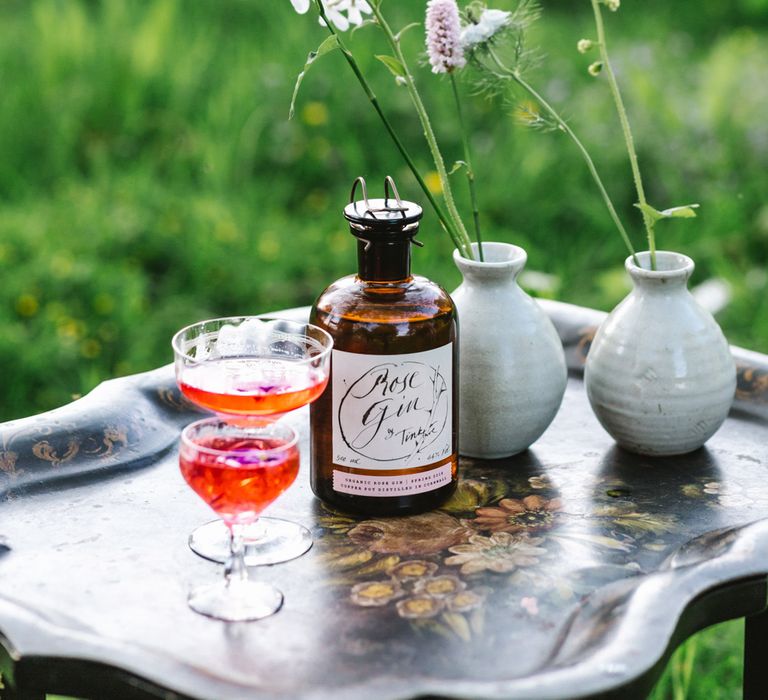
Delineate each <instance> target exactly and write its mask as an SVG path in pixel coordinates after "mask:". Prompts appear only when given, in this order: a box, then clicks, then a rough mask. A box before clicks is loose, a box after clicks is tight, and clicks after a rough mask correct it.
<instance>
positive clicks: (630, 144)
mask: <svg viewBox="0 0 768 700" xmlns="http://www.w3.org/2000/svg"><path fill="white" fill-rule="evenodd" d="M591 2H592V11H593V12H594V15H595V28H596V29H597V42H598V46H599V47H600V58H601V60H602V62H603V68H604V69H605V73H606V75H607V76H608V85H609V86H610V88H611V94H612V95H613V101H614V103H615V104H616V111H617V112H618V115H619V121H620V122H621V130H622V132H623V133H624V141H625V143H626V145H627V155H628V156H629V163H630V165H631V166H632V177H633V179H634V181H635V189H636V190H637V199H638V202H639V204H640V211H641V212H642V215H643V224H644V225H645V232H646V235H647V237H648V250H649V251H650V253H651V269H652V270H655V269H656V239H655V236H654V232H653V226H654V223H655V222H654V221H653V220H652V219H651V217H650V216H649V215H648V214H647V213H646V207H647V206H648V202H647V201H646V199H645V190H644V188H643V179H642V177H641V175H640V166H639V165H638V162H637V152H636V151H635V141H634V139H633V138H632V130H631V128H630V126H629V118H628V117H627V110H626V109H625V107H624V100H623V99H622V97H621V92H620V90H619V84H618V82H617V81H616V74H615V73H614V72H613V67H612V66H611V61H610V59H609V58H608V47H607V45H606V43H605V27H604V25H603V15H602V12H601V10H600V0H591Z"/></svg>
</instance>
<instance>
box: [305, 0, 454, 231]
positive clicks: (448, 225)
mask: <svg viewBox="0 0 768 700" xmlns="http://www.w3.org/2000/svg"><path fill="white" fill-rule="evenodd" d="M316 4H317V8H318V12H319V14H320V17H322V19H323V21H324V22H325V26H326V27H327V28H328V31H329V32H330V33H331V34H333V35H334V36H335V37H336V40H337V41H338V42H339V48H340V49H341V53H342V54H343V55H344V58H345V59H346V60H347V63H348V64H349V67H350V68H351V69H352V72H353V73H354V74H355V77H356V78H357V80H358V82H359V83H360V85H361V87H362V88H363V90H364V92H365V95H366V97H367V98H368V101H369V102H370V103H371V105H373V108H374V110H375V111H376V114H378V115H379V118H380V119H381V121H382V123H383V124H384V128H385V129H386V130H387V133H388V134H389V136H390V138H391V139H392V141H393V142H394V144H395V146H396V147H397V150H398V151H400V155H401V156H402V157H403V160H404V161H405V162H406V164H407V165H408V167H409V168H410V170H411V172H412V173H413V176H414V177H415V178H416V182H418V183H419V187H421V189H422V191H423V192H424V194H425V196H426V197H427V200H428V201H429V203H430V204H431V205H432V208H433V209H434V210H435V214H437V218H438V219H439V220H440V224H441V225H442V227H443V228H444V229H445V230H446V231H447V232H448V235H450V236H451V238H452V239H453V240H454V241H455V240H456V233H455V229H454V227H453V223H452V222H451V220H450V219H449V218H448V216H447V215H446V214H445V212H444V211H443V208H442V207H441V206H440V204H439V203H438V201H437V200H436V199H435V197H434V195H433V194H432V192H431V191H430V189H429V187H427V183H426V182H425V181H424V178H423V177H422V176H421V173H420V172H419V169H418V168H417V167H416V163H414V161H413V158H411V156H410V154H409V153H408V151H407V150H406V148H405V145H404V144H403V142H402V141H401V139H400V137H399V136H398V135H397V132H396V131H395V129H394V127H393V126H392V124H391V123H390V121H389V119H387V116H386V115H385V114H384V111H383V110H382V108H381V105H380V104H379V100H378V98H377V97H376V95H375V94H374V92H373V90H372V88H371V86H370V84H369V83H368V81H367V80H366V78H365V76H364V75H363V72H362V71H361V70H360V66H359V65H358V64H357V61H356V60H355V57H354V55H353V54H352V52H351V51H350V50H349V49H348V48H347V47H346V45H345V44H344V42H343V41H342V40H341V36H339V34H338V32H337V31H336V30H335V29H334V28H333V24H332V23H331V21H330V20H329V19H328V17H327V16H326V14H325V9H324V8H323V4H322V3H321V2H317V3H316Z"/></svg>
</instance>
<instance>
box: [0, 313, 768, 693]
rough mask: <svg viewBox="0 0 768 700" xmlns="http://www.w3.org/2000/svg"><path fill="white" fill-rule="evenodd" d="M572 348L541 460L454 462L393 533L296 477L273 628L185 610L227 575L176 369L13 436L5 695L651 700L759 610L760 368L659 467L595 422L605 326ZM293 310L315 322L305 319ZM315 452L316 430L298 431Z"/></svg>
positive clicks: (3, 535) (767, 452)
mask: <svg viewBox="0 0 768 700" xmlns="http://www.w3.org/2000/svg"><path fill="white" fill-rule="evenodd" d="M545 307H546V309H547V311H548V312H549V313H550V314H551V316H552V317H553V319H554V320H555V322H556V325H557V327H558V330H559V331H560V334H561V337H562V338H563V340H564V343H565V345H566V347H567V349H568V357H569V364H570V366H571V369H572V376H571V378H570V380H569V386H568V391H567V393H566V397H565V400H564V403H563V407H562V409H561V411H560V413H559V415H558V417H557V418H556V419H555V422H554V423H553V424H552V426H551V427H550V429H549V430H548V431H547V432H546V433H545V435H544V436H543V437H542V438H541V440H539V441H538V442H537V443H536V444H535V445H534V446H533V448H532V449H530V450H529V451H527V452H525V453H523V454H522V455H519V456H517V457H514V458H510V459H506V460H499V461H494V462H480V461H476V460H463V462H462V481H461V484H460V486H459V489H458V491H457V493H456V495H455V497H454V498H453V499H452V500H451V501H450V502H449V503H448V504H446V506H445V507H443V508H441V509H440V510H438V511H434V512H431V513H426V514H423V515H416V516H411V517H407V518H400V519H383V518H376V519H365V518H352V517H348V516H346V515H344V514H342V513H337V512H334V511H332V510H329V509H328V508H326V507H324V506H323V505H322V504H321V503H319V502H318V501H317V500H316V499H314V497H313V496H312V493H311V491H310V489H309V485H308V478H307V476H306V474H305V473H303V474H302V475H300V477H299V480H298V481H297V483H296V485H295V486H294V487H293V488H292V489H291V490H290V491H289V492H288V493H287V494H286V496H285V497H284V498H283V500H282V501H278V502H277V503H276V504H275V506H274V507H273V508H272V509H271V514H272V515H276V516H280V517H286V518H289V519H293V520H296V521H299V522H302V523H303V524H305V525H307V526H308V527H310V528H311V529H312V531H313V535H314V538H315V545H314V547H313V548H312V550H310V552H309V553H308V554H306V555H304V556H303V557H301V558H299V559H296V560H294V561H292V562H289V563H286V564H281V565H278V566H273V567H265V568H260V569H258V570H255V571H254V575H255V576H256V577H261V578H263V579H265V580H269V581H272V582H274V583H276V584H277V585H278V586H279V588H281V589H282V590H283V591H284V593H285V598H286V603H285V606H284V608H283V610H282V611H281V612H280V613H278V614H277V615H275V616H274V617H272V618H268V619H266V620H262V621H259V622H256V623H243V624H236V625H233V624H225V623H220V622H215V621H212V620H209V619H206V618H203V617H201V616H198V615H196V614H194V613H192V612H191V611H189V610H188V609H187V606H186V601H185V597H186V590H187V588H188V587H189V586H190V585H191V584H192V583H193V582H194V583H197V582H200V581H202V580H205V579H208V580H210V581H214V580H216V579H217V577H218V575H219V573H220V572H219V571H218V570H217V567H216V566H215V565H213V564H211V563H210V562H206V561H204V560H202V559H200V558H198V557H197V556H195V555H194V554H193V553H192V552H191V551H190V550H189V549H188V548H187V545H186V539H187V536H188V534H189V532H190V531H191V530H192V529H193V528H194V527H195V526H196V525H199V524H200V523H202V522H204V521H205V520H207V519H210V516H209V514H208V512H207V511H206V508H205V506H204V505H203V504H202V502H199V499H197V497H196V496H195V495H194V494H193V493H192V492H191V491H190V490H189V489H187V488H186V487H185V486H184V485H183V483H182V479H181V476H180V474H179V472H178V466H177V456H176V442H177V439H178V433H179V431H180V428H181V426H182V425H184V424H185V423H187V422H188V421H190V420H191V419H192V418H194V417H195V413H194V411H193V409H191V408H190V407H189V406H187V405H186V404H185V403H184V402H183V401H182V400H181V399H180V397H179V395H178V393H177V391H176V389H175V385H174V379H173V372H172V368H170V367H165V368H162V369H160V370H156V371H154V372H150V373H147V374H143V375H137V376H134V377H127V378H124V379H119V380H113V381H110V382H107V383H105V384H103V385H101V386H100V387H99V388H98V389H97V390H95V391H94V392H92V393H91V394H90V395H89V396H87V397H85V398H84V399H81V400H80V401H77V402H75V403H73V404H71V405H69V406H66V407H64V408H62V409H58V410H57V411H53V412H51V413H47V414H43V415H41V416H37V417H33V418H29V419H23V420H20V421H15V422H12V423H7V424H5V425H2V426H0V470H1V471H0V494H2V495H1V496H0V498H2V514H3V517H2V520H0V641H2V646H3V647H4V648H5V650H6V652H7V653H6V655H5V657H6V658H5V661H4V665H3V666H0V668H2V670H3V677H4V681H6V684H7V685H9V687H10V688H16V689H18V690H19V692H21V691H25V692H30V693H32V696H34V693H35V692H42V691H44V690H47V691H49V692H57V693H64V694H71V695H76V696H84V697H88V696H90V697H164V698H173V697H193V698H270V699H271V698H306V699H307V700H310V699H314V698H327V697H333V698H337V699H341V700H343V699H346V698H349V699H352V698H360V697H367V698H371V699H373V698H381V699H382V700H384V699H386V700H390V699H391V700H394V699H395V698H410V697H422V696H437V697H452V698H453V697H456V698H458V697H461V698H465V697H472V698H475V697H476V698H507V697H521V698H522V697H525V698H574V697H589V696H595V695H615V696H616V697H622V698H626V697H635V696H636V697H644V695H645V694H646V693H647V691H648V689H649V688H650V686H651V684H652V683H653V681H654V680H655V678H656V677H657V676H658V674H659V673H660V669H661V667H662V666H663V663H664V660H665V659H666V657H667V656H668V654H669V653H670V652H671V651H672V649H674V647H675V646H676V645H677V644H678V643H679V642H680V641H681V640H682V639H683V638H685V636H687V635H689V634H690V633H691V632H693V631H694V630H695V629H698V628H699V627H702V626H704V625H706V624H710V623H713V622H717V621H720V620H722V619H726V618H729V617H736V616H741V615H746V614H753V613H758V612H760V611H762V610H763V608H764V607H765V600H766V576H767V575H768V478H766V477H767V476H768V420H767V419H768V357H765V356H762V355H757V354H755V353H749V352H746V351H740V350H735V351H734V352H735V354H736V356H737V359H738V361H739V394H738V400H737V403H736V406H735V408H734V411H733V414H732V416H731V417H730V418H729V419H728V421H727V422H726V424H725V426H724V427H723V428H722V429H721V430H720V432H718V433H717V434H716V435H715V437H714V438H713V439H712V440H710V442H709V443H708V444H707V446H706V448H704V449H701V450H699V451H697V452H694V453H692V454H690V455H687V456H685V457H679V458H668V459H647V458H641V457H637V456H634V455H630V454H628V453H626V452H623V451H621V450H620V449H618V448H616V447H615V446H614V445H613V443H612V441H611V439H610V438H609V437H608V436H607V435H606V434H605V432H604V431H603V430H602V429H601V428H600V426H599V425H598V423H597V422H596V420H595V418H594V417H593V415H592V413H591V411H590V409H589V406H588V403H587V400H586V397H585V395H584V391H583V386H582V383H581V379H580V367H581V365H582V363H583V358H584V356H585V354H586V352H587V350H588V346H589V339H590V338H591V335H592V334H593V332H594V328H595V326H596V325H597V323H599V321H600V314H598V313H597V312H591V311H589V310H586V309H579V308H577V307H569V306H567V305H562V304H554V303H548V304H545ZM294 313H295V314H296V315H301V314H302V313H304V311H303V310H295V311H294ZM290 420H291V421H293V422H294V423H295V424H296V426H298V427H299V428H300V429H301V430H302V431H303V435H304V445H303V458H304V463H303V465H302V470H303V471H305V470H306V466H307V465H306V457H307V456H308V455H307V453H308V449H307V445H306V432H307V414H306V412H305V411H300V412H298V413H297V414H296V415H293V416H291V417H290Z"/></svg>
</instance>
